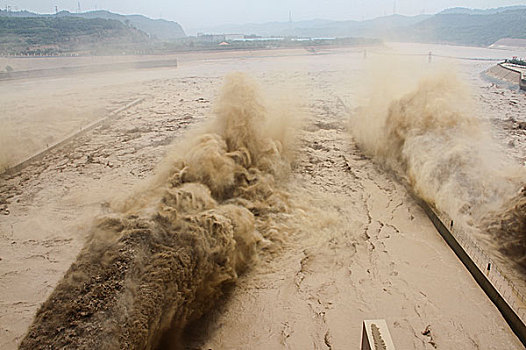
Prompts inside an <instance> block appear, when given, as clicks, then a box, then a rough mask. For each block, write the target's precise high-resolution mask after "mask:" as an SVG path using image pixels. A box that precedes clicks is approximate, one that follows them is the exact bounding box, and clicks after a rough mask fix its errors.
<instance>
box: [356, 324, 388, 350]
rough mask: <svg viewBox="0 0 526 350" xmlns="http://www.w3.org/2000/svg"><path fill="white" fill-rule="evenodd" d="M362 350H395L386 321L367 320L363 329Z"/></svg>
mask: <svg viewBox="0 0 526 350" xmlns="http://www.w3.org/2000/svg"><path fill="white" fill-rule="evenodd" d="M360 349H361V350H395V347H394V344H393V340H392V339H391V334H390V333H389V329H388V328H387V323H385V320H365V321H363V327H362V344H361V347H360Z"/></svg>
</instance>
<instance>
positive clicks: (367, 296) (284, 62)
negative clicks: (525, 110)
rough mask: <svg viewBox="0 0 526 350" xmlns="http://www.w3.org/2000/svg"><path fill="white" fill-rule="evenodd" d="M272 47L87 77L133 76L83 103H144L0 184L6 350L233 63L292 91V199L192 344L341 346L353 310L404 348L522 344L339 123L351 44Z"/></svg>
mask: <svg viewBox="0 0 526 350" xmlns="http://www.w3.org/2000/svg"><path fill="white" fill-rule="evenodd" d="M271 56H272V55H271ZM273 56H274V57H257V58H254V57H247V56H241V57H226V58H217V57H214V59H213V60H207V59H206V58H204V59H200V60H196V61H190V62H188V64H187V65H186V66H185V65H183V64H180V67H179V68H178V70H177V71H161V70H158V71H152V72H150V73H142V74H141V75H140V78H133V77H132V76H131V75H124V74H123V75H120V76H115V77H108V76H105V77H99V76H91V77H88V81H87V85H88V86H91V87H96V86H97V84H98V83H100V82H101V81H105V82H108V81H109V80H110V81H111V78H114V79H115V81H119V82H122V81H123V79H122V78H123V77H128V78H129V81H127V82H126V81H125V83H119V84H112V83H104V86H105V88H104V89H103V92H100V94H99V93H95V92H94V93H93V95H92V97H91V98H92V99H91V100H90V101H95V100H97V98H98V97H100V96H101V95H102V94H104V96H105V99H104V100H103V101H113V104H115V102H116V101H121V102H123V104H125V102H126V101H129V100H133V99H134V98H136V97H137V96H138V95H140V96H142V97H145V101H144V102H143V103H142V104H140V105H138V106H135V107H133V108H131V109H129V110H128V111H126V112H124V113H123V114H122V116H121V117H120V118H118V119H116V120H115V121H114V122H112V123H110V124H108V125H104V126H102V127H100V128H97V129H95V130H94V131H92V132H90V133H89V134H87V135H85V136H82V137H81V138H79V139H78V140H77V141H75V142H74V143H72V144H71V145H70V146H69V147H67V148H63V149H59V150H55V151H53V152H51V153H50V154H49V155H48V156H47V157H46V158H44V159H43V160H42V162H39V163H37V164H35V165H33V166H30V167H28V168H26V169H25V170H24V171H23V172H22V173H20V174H15V175H13V176H10V177H8V178H5V179H2V180H1V182H0V193H1V194H0V196H1V197H0V210H1V211H2V214H3V215H2V216H1V217H0V252H1V253H0V259H1V260H0V278H1V280H2V283H0V296H1V298H0V299H1V301H0V347H2V348H3V349H13V348H15V347H16V346H17V344H18V343H19V342H20V340H21V338H22V337H23V335H24V333H25V331H26V329H27V327H28V325H29V324H30V322H31V320H32V317H33V315H34V313H35V312H36V310H37V308H38V307H39V305H40V303H42V302H43V301H44V300H45V299H46V297H47V296H48V295H49V294H50V293H51V291H52V289H53V287H54V286H55V284H56V283H57V281H58V280H59V279H60V278H61V277H62V275H63V273H64V272H65V271H66V270H67V268H68V267H69V265H70V264H71V262H73V261H74V259H75V257H76V255H77V254H78V252H79V251H80V249H81V247H82V246H83V242H84V238H85V234H86V232H87V230H88V228H89V226H90V224H91V222H92V221H93V217H95V216H96V215H98V214H100V213H103V212H104V211H105V210H106V209H105V208H106V205H105V204H104V203H105V202H107V201H110V200H113V199H115V198H116V197H119V196H124V197H125V196H126V194H129V193H131V192H132V188H133V187H134V186H136V185H137V184H138V183H139V182H140V181H141V179H144V178H146V177H148V176H151V174H152V171H153V169H154V167H155V165H156V164H157V163H158V162H159V161H160V160H161V159H162V157H163V155H164V154H165V152H166V150H167V149H168V147H169V144H170V143H171V142H173V141H174V140H175V141H176V140H178V139H180V138H181V137H183V136H184V135H185V134H186V133H187V131H188V130H189V128H192V127H194V126H196V125H199V124H200V123H202V122H203V121H205V120H208V119H209V115H210V113H211V106H212V102H213V101H214V99H215V97H216V94H217V91H218V89H219V88H220V86H221V83H222V77H223V76H224V74H225V73H226V72H228V71H231V70H243V71H248V72H249V73H251V74H252V75H253V76H254V77H255V78H256V79H257V80H258V81H260V82H261V84H262V85H263V87H264V88H266V89H267V90H270V89H271V90H272V91H273V93H278V94H280V93H291V90H292V91H293V92H294V95H296V99H297V100H299V101H300V104H301V105H302V106H303V109H302V110H303V114H304V118H305V123H304V124H303V126H302V127H301V130H300V132H299V149H298V158H297V160H296V161H295V163H294V166H293V172H292V174H291V175H290V178H289V180H288V181H287V182H286V183H284V184H282V186H283V187H284V189H286V190H287V191H288V192H289V193H290V195H291V198H292V199H293V200H294V201H295V202H296V203H297V208H296V209H295V211H294V212H293V213H292V214H290V213H289V214H283V215H282V216H280V217H278V218H276V220H279V223H280V224H281V225H282V226H283V232H284V233H286V235H285V237H286V238H285V239H284V241H283V243H282V247H281V249H279V250H278V251H277V252H272V253H270V252H266V253H265V252H263V253H261V256H260V261H259V263H258V264H257V266H255V267H254V268H252V269H251V270H250V271H248V272H247V273H246V274H245V275H244V276H243V277H242V278H241V280H240V281H239V282H238V283H237V285H236V286H235V288H233V289H232V291H231V292H230V293H229V296H228V298H225V300H224V302H222V303H221V305H219V306H218V308H217V310H216V311H214V312H212V313H211V314H209V315H207V316H206V317H205V318H204V319H203V320H201V321H199V322H198V323H197V324H194V325H192V327H191V328H190V330H189V331H188V332H187V334H186V336H185V341H186V343H187V344H188V346H189V347H190V348H203V349H208V348H212V349H245V348H255V349H269V348H283V349H303V348H306V349H309V348H315V349H337V348H343V347H349V348H350V347H355V346H357V345H358V344H359V341H360V335H361V333H360V331H361V328H360V327H361V322H362V320H363V319H377V318H384V319H386V321H387V324H388V325H389V327H390V330H391V333H392V336H393V340H394V343H395V344H396V345H397V347H398V348H403V349H412V348H415V349H433V348H446V349H447V348H455V347H458V348H463V349H477V348H484V349H501V348H507V349H520V348H522V345H521V344H520V343H519V341H518V340H517V339H516V337H515V336H514V335H513V333H512V332H511V331H510V330H509V328H508V326H507V324H506V323H505V321H504V320H503V318H502V317H501V315H500V314H499V313H498V311H497V309H496V308H495V307H494V306H493V305H492V304H491V302H490V301H489V300H488V299H487V297H486V296H485V295H484V293H483V292H482V291H481V290H480V289H479V287H478V286H477V285H476V283H475V282H474V281H473V280H472V278H471V277H470V275H469V273H468V272H467V271H466V270H465V269H464V267H463V266H462V265H461V264H460V262H459V261H458V260H457V258H456V257H455V256H454V254H453V253H452V252H451V251H450V250H449V248H448V247H447V246H446V244H445V243H444V242H443V241H442V239H441V238H440V236H439V235H438V234H437V233H436V231H435V229H434V228H433V226H432V224H431V223H430V222H429V220H428V219H427V217H426V216H425V214H424V213H423V211H422V210H421V209H420V208H419V207H418V206H417V204H416V202H415V201H414V200H413V199H412V198H411V197H410V196H409V194H408V193H407V191H406V189H405V188H404V187H403V186H402V185H401V184H400V183H399V182H398V181H397V180H396V179H395V178H394V177H393V176H392V175H390V174H389V173H387V172H385V171H384V170H383V169H381V168H380V167H379V166H378V165H376V164H375V163H374V162H373V161H372V160H371V159H368V158H367V157H365V156H364V155H363V154H362V152H361V151H360V150H359V149H358V148H357V147H356V146H355V145H354V143H353V140H352V138H351V137H350V134H349V133H348V131H346V125H347V118H348V113H347V110H346V109H345V107H344V105H343V104H342V102H341V101H342V99H343V100H345V101H346V103H347V102H348V101H351V102H350V103H347V104H348V105H350V106H351V107H354V106H355V105H356V104H357V103H356V102H354V101H355V100H354V98H355V97H356V96H355V95H354V91H355V89H356V86H355V84H356V82H360V81H362V79H363V73H360V69H361V66H362V63H361V59H362V53H361V51H360V50H355V51H353V50H351V51H344V50H341V51H335V52H331V53H326V54H324V55H309V54H306V53H305V54H303V53H301V54H300V55H298V53H297V52H295V53H294V56H293V57H290V56H289V57H287V56H286V55H284V54H283V55H273ZM478 68H479V67H478V66H477V67H476V69H478ZM470 69H474V68H470ZM148 74H150V76H148ZM342 77H352V79H351V78H349V79H342ZM124 80H125V79H124ZM42 83H43V82H35V83H32V82H24V84H27V85H29V87H30V88H35V89H37V87H35V86H36V85H33V84H37V85H38V84H42ZM71 84H72V85H75V84H76V82H74V81H72V82H71ZM477 84H479V86H480V87H479V86H477V87H476V89H483V88H484V89H489V92H487V93H484V94H479V95H477V96H481V98H483V99H485V98H495V100H493V102H495V101H497V102H498V103H497V104H495V103H490V102H488V104H491V105H492V106H495V105H498V106H500V108H501V109H500V110H499V113H501V112H503V111H504V112H506V113H511V115H513V116H516V117H517V118H519V117H520V116H519V114H520V113H519V111H520V109H519V111H518V112H517V113H516V114H513V113H514V112H513V111H514V109H513V108H515V107H513V106H512V107H510V108H508V106H506V105H505V104H504V102H503V101H505V99H504V97H501V96H503V95H499V94H498V93H496V92H498V91H500V90H498V89H497V88H495V87H488V85H489V84H486V85H485V83H483V82H481V81H477ZM0 89H7V87H6V86H2V87H0ZM491 89H493V90H491ZM476 91H477V90H476ZM57 94H58V95H60V96H62V95H61V94H62V93H61V92H57ZM477 94H478V92H477ZM505 94H508V92H505ZM515 97H516V98H517V99H519V98H522V99H524V96H522V95H517V96H515ZM16 98H19V99H22V98H23V96H22V95H20V96H18V97H16V96H15V97H13V100H15V99H16ZM45 98H47V96H45V97H44V98H43V99H45ZM20 101H21V100H20ZM521 101H522V100H521ZM33 102H34V103H36V104H38V101H33ZM86 103H87V104H88V102H86ZM520 103H521V104H522V103H523V102H520ZM70 105H72V104H70V103H69V102H67V103H66V106H65V107H66V108H67V107H68V106H70ZM111 106H112V104H111V103H109V102H105V103H101V104H99V105H98V107H102V108H107V109H111V108H110V107H111ZM494 108H497V107H494ZM22 111H23V109H22ZM496 133H498V132H496ZM520 137H524V136H520ZM517 157H520V155H517ZM522 157H524V155H522ZM71 232H75V233H76V234H75V235H74V236H71ZM428 326H429V329H431V331H430V332H424V330H425V329H426V328H427V327H428ZM168 343H169V341H168Z"/></svg>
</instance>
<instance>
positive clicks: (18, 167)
mask: <svg viewBox="0 0 526 350" xmlns="http://www.w3.org/2000/svg"><path fill="white" fill-rule="evenodd" d="M142 101H144V98H138V99H136V100H135V101H133V102H130V103H128V104H127V105H126V106H123V107H121V108H119V109H117V110H115V111H113V112H111V113H110V114H108V115H107V116H105V117H104V118H101V119H99V120H96V121H94V122H93V123H91V124H89V125H88V126H86V127H85V128H83V129H81V130H79V131H77V132H74V133H73V134H71V135H69V136H67V137H66V138H64V139H63V140H61V141H59V142H57V143H55V144H53V145H51V146H49V147H48V148H46V149H45V150H43V151H40V152H38V153H36V154H34V155H32V156H31V157H29V158H27V159H26V160H24V161H22V162H20V163H18V164H16V165H13V166H11V167H9V168H7V169H6V170H5V171H4V172H3V173H1V172H0V176H2V175H11V174H14V173H17V172H19V171H21V170H22V169H24V168H25V167H27V166H28V165H30V164H31V163H33V162H36V161H39V160H42V159H43V158H44V157H45V156H46V155H47V154H48V153H49V152H51V151H52V150H54V149H57V148H59V147H61V146H63V145H65V144H67V143H68V142H70V141H72V140H74V139H76V138H77V137H79V136H80V135H82V134H85V133H86V132H88V131H90V130H93V129H94V128H96V127H97V126H99V125H101V124H102V123H104V122H105V121H107V120H110V119H112V118H114V117H116V116H117V115H118V114H119V113H121V112H123V111H125V110H127V109H129V108H131V107H133V106H135V105H137V104H139V103H141V102H142Z"/></svg>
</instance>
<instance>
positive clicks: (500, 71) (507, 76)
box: [484, 63, 526, 91]
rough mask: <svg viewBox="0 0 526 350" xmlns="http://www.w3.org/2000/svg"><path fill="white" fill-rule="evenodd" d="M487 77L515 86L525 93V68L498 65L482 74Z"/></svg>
mask: <svg viewBox="0 0 526 350" xmlns="http://www.w3.org/2000/svg"><path fill="white" fill-rule="evenodd" d="M484 73H485V74H486V75H487V76H488V77H490V78H493V79H497V80H500V81H503V82H505V83H508V84H512V85H516V86H518V87H519V88H520V89H521V90H525V91H526V67H519V66H516V65H512V64H508V63H499V64H497V65H496V66H493V67H491V68H490V69H488V70H487V71H486V72H484Z"/></svg>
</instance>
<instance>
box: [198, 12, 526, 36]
mask: <svg viewBox="0 0 526 350" xmlns="http://www.w3.org/2000/svg"><path fill="white" fill-rule="evenodd" d="M206 31H207V32H211V33H244V34H256V35H261V36H305V37H365V38H381V39H385V40H398V41H417V42H433V43H451V44H462V45H473V46H488V45H491V44H493V43H494V42H496V41H497V40H499V39H502V38H518V39H519V38H526V6H510V7H502V8H496V9H489V10H473V9H466V8H452V9H448V10H445V11H442V12H440V13H438V14H436V15H420V16H413V17H408V16H402V15H391V16H386V17H379V18H376V19H372V20H367V21H328V20H314V21H300V22H271V23H262V24H245V25H239V26H236V25H225V26H219V27H214V28H208V29H207V30H206Z"/></svg>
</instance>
